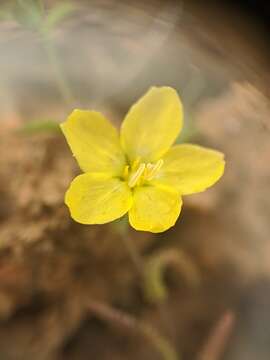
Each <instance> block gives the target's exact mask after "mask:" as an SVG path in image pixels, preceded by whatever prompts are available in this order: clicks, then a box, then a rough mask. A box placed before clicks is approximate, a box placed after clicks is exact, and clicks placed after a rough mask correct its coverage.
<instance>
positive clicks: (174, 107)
mask: <svg viewBox="0 0 270 360" xmlns="http://www.w3.org/2000/svg"><path fill="white" fill-rule="evenodd" d="M182 124H183V113H182V104H181V101H180V99H179V96H178V95H177V92H176V91H175V90H174V89H172V88H170V87H152V88H151V89H150V90H149V91H148V92H147V93H146V94H145V95H144V96H143V97H142V98H141V99H140V100H139V101H138V102H137V103H135V104H134V105H133V106H132V107H131V109H130V110H129V112H128V114H127V115H126V117H125V119H124V121H123V123H122V126H121V130H120V136H119V134H118V131H117V130H116V129H115V128H114V127H113V125H112V124H111V123H110V122H109V121H108V120H107V119H106V118H105V117H104V116H103V115H102V114H100V113H98V112H96V111H84V110H74V111H73V112H72V114H71V115H70V116H69V117H68V119H67V120H66V121H65V122H64V123H63V124H61V128H62V131H63V133H64V135H65V137H66V139H67V142H68V144H69V146H70V148H71V150H72V152H73V154H74V156H75V157H76V159H77V161H78V163H79V166H80V168H81V169H82V171H83V172H84V174H82V175H79V176H77V177H76V178H75V179H74V180H73V181H72V183H71V185H70V187H69V189H68V190H67V192H66V196H65V202H66V204H67V206H68V207H69V209H70V212H71V216H72V218H73V219H74V220H76V221H78V222H79V223H82V224H104V223H107V222H110V221H113V220H115V219H118V218H120V217H122V216H123V215H125V214H126V213H127V212H128V217H129V222H130V224H131V225H132V226H133V227H134V228H135V229H136V230H142V231H151V232H154V233H157V232H162V231H165V230H167V229H169V228H170V227H171V226H173V225H174V224H175V222H176V220H177V218H178V216H179V214H180V210H181V206H182V200H181V196H182V195H187V194H192V193H195V192H200V191H203V190H205V189H206V188H208V187H209V186H211V185H213V184H214V183H215V182H216V181H217V180H218V179H219V178H220V177H221V176H222V174H223V172H224V160H223V154H222V153H220V152H218V151H214V150H210V149H206V148H203V147H201V146H197V145H191V144H182V145H175V146H172V145H173V143H174V141H175V140H176V138H177V137H178V135H179V133H180V131H181V128H182Z"/></svg>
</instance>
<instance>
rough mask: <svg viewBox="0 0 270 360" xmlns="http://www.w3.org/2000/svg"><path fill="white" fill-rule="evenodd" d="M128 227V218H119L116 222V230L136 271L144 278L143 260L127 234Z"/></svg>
mask: <svg viewBox="0 0 270 360" xmlns="http://www.w3.org/2000/svg"><path fill="white" fill-rule="evenodd" d="M128 228H129V225H128V220H127V219H125V218H124V219H121V220H120V221H119V222H118V223H117V231H118V233H119V235H120V238H121V241H122V243H123V245H124V247H125V249H126V251H127V253H128V255H129V257H130V259H131V261H132V263H133V265H134V267H135V269H136V271H137V273H138V274H139V276H140V277H142V278H144V261H143V258H142V256H141V254H140V253H139V251H138V249H137V248H136V246H135V245H134V242H133V241H132V239H131V238H130V236H129V233H128Z"/></svg>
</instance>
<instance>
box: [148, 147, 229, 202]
mask: <svg viewBox="0 0 270 360" xmlns="http://www.w3.org/2000/svg"><path fill="white" fill-rule="evenodd" d="M163 160H164V164H163V166H162V168H161V170H160V171H159V173H158V175H157V177H156V179H154V180H153V181H152V182H153V183H155V184H163V185H168V186H170V187H174V188H176V189H177V190H178V191H179V192H180V193H181V194H182V195H188V194H192V193H196V192H201V191H204V190H205V189H207V188H208V187H210V186H212V185H213V184H214V183H215V182H216V181H218V180H219V178H220V177H221V176H222V175H223V172H224V166H225V161H224V155H223V154H222V153H221V152H218V151H215V150H211V149H207V148H204V147H201V146H198V145H192V144H182V145H176V146H174V147H172V148H171V149H170V150H169V151H168V152H167V154H166V155H165V156H164V157H163Z"/></svg>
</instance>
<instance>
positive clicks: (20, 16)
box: [0, 0, 75, 32]
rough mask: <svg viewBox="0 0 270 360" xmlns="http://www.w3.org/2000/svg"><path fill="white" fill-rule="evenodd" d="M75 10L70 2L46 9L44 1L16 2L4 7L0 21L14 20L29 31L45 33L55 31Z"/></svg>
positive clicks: (63, 2) (0, 11)
mask: <svg viewBox="0 0 270 360" xmlns="http://www.w3.org/2000/svg"><path fill="white" fill-rule="evenodd" d="M74 10H75V6H74V5H73V4H72V3H70V2H68V1H61V2H59V3H56V4H55V5H53V6H52V7H51V8H50V9H46V8H45V6H44V3H43V1H42V0H15V1H14V2H10V3H7V4H5V5H3V6H2V9H1V10H0V19H2V20H14V21H16V22H17V23H18V24H20V25H21V26H23V27H25V28H27V29H30V30H33V31H38V32H44V31H50V30H52V29H54V28H55V27H56V26H57V25H58V24H59V23H60V22H61V21H62V20H64V19H65V18H67V17H68V16H69V15H71V14H72V13H73V12H74Z"/></svg>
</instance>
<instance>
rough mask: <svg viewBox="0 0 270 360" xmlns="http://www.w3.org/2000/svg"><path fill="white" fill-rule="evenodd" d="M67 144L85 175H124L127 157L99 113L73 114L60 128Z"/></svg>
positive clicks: (77, 111)
mask: <svg viewBox="0 0 270 360" xmlns="http://www.w3.org/2000/svg"><path fill="white" fill-rule="evenodd" d="M61 128H62V131H63V133H64V135H65V137H66V139H67V142H68V144H69V146H70V148H71V151H72V152H73V154H74V156H75V157H76V159H77V161H78V163H79V165H80V167H81V169H82V170H83V171H84V172H89V171H91V172H106V173H110V174H112V175H121V174H122V172H123V168H124V166H125V156H124V154H123V152H122V150H121V146H120V140H119V136H118V133H117V130H116V129H115V128H114V127H113V126H112V124H111V123H110V122H109V121H108V120H107V119H105V117H104V116H103V115H102V114H100V113H98V112H96V111H85V110H74V111H73V112H72V113H71V115H70V116H69V117H68V119H67V121H65V122H64V123H63V124H61Z"/></svg>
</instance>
